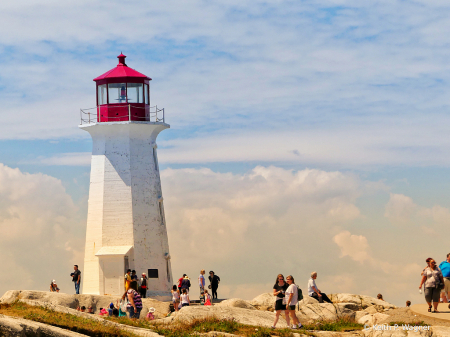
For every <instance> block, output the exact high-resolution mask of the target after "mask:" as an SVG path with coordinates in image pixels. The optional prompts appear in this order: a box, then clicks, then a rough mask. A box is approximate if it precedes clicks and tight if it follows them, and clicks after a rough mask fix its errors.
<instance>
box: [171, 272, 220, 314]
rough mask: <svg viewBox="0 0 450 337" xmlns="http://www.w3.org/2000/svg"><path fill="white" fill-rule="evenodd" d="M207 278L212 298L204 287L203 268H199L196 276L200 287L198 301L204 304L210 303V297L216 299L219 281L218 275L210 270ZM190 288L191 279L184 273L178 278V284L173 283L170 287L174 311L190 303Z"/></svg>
mask: <svg viewBox="0 0 450 337" xmlns="http://www.w3.org/2000/svg"><path fill="white" fill-rule="evenodd" d="M208 279H209V283H210V284H209V286H208V288H209V289H211V292H212V298H211V295H210V294H209V292H208V289H205V284H206V279H205V270H204V269H202V270H200V275H199V277H198V286H199V288H200V303H201V304H204V305H211V304H212V303H211V302H212V299H214V298H215V299H217V288H218V287H219V283H220V277H219V276H217V275H216V274H215V273H214V272H213V271H212V270H211V271H210V272H209V277H208ZM190 288H191V279H190V278H189V277H188V276H187V275H186V274H183V276H182V277H180V278H179V280H178V285H174V286H173V288H172V302H173V306H174V309H175V311H178V309H179V308H182V307H185V306H188V305H190V303H191V300H190V298H189V289H190Z"/></svg>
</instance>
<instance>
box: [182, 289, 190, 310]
mask: <svg viewBox="0 0 450 337" xmlns="http://www.w3.org/2000/svg"><path fill="white" fill-rule="evenodd" d="M181 291H182V294H181V296H180V297H181V306H182V307H187V306H189V304H190V303H191V301H190V300H189V294H188V293H187V290H186V289H185V288H183V289H181Z"/></svg>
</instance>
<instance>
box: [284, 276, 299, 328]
mask: <svg viewBox="0 0 450 337" xmlns="http://www.w3.org/2000/svg"><path fill="white" fill-rule="evenodd" d="M286 282H287V284H289V287H288V288H287V289H286V316H287V315H288V314H289V315H290V316H291V318H292V321H293V322H294V325H292V329H297V328H300V327H301V326H302V325H301V324H300V322H299V321H298V318H297V316H296V315H295V305H296V304H297V303H298V288H297V285H296V284H295V282H294V278H293V277H292V275H289V276H288V277H286ZM286 322H287V325H288V326H289V320H288V319H286Z"/></svg>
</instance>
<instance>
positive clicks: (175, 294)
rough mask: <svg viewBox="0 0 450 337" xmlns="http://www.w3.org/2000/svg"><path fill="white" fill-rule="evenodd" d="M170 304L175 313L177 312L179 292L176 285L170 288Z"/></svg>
mask: <svg viewBox="0 0 450 337" xmlns="http://www.w3.org/2000/svg"><path fill="white" fill-rule="evenodd" d="M172 303H173V308H174V309H175V311H178V306H179V305H180V291H179V290H178V288H177V286H176V284H174V285H173V287H172Z"/></svg>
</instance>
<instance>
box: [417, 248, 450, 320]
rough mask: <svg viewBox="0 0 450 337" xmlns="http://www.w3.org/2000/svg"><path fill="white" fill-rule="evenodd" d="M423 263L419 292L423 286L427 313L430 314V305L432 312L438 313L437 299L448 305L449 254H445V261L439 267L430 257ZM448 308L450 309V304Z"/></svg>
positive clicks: (449, 292)
mask: <svg viewBox="0 0 450 337" xmlns="http://www.w3.org/2000/svg"><path fill="white" fill-rule="evenodd" d="M425 262H426V263H427V266H426V267H425V268H424V270H423V271H422V274H421V276H422V279H421V280H420V285H419V291H420V293H422V286H423V287H424V293H425V301H426V302H427V304H428V312H431V307H432V305H431V304H433V307H434V310H433V312H435V313H438V312H439V311H438V310H437V308H438V305H439V298H441V300H442V302H447V303H450V253H449V254H447V259H446V260H445V261H442V262H441V263H440V264H439V267H438V266H437V263H436V261H435V260H434V259H432V258H431V257H429V258H428V259H426V261H425ZM448 307H449V309H450V304H449V305H448Z"/></svg>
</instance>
